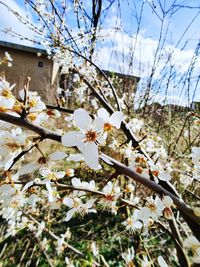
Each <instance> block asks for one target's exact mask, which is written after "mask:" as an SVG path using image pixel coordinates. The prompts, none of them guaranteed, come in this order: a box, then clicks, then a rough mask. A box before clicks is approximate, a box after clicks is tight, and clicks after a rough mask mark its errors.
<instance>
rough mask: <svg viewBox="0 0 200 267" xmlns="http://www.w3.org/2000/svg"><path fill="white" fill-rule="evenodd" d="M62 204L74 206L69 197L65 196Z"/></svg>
mask: <svg viewBox="0 0 200 267" xmlns="http://www.w3.org/2000/svg"><path fill="white" fill-rule="evenodd" d="M63 204H65V205H66V206H68V207H69V208H72V207H73V206H74V201H73V200H72V199H71V198H70V197H65V198H64V199H63Z"/></svg>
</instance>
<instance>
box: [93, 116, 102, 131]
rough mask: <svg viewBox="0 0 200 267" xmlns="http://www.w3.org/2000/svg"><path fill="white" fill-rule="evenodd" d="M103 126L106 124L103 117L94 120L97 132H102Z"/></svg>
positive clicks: (94, 127)
mask: <svg viewBox="0 0 200 267" xmlns="http://www.w3.org/2000/svg"><path fill="white" fill-rule="evenodd" d="M103 126H104V120H103V119H102V118H96V119H95V120H94V122H93V129H94V130H95V131H96V132H98V133H99V132H101V131H103Z"/></svg>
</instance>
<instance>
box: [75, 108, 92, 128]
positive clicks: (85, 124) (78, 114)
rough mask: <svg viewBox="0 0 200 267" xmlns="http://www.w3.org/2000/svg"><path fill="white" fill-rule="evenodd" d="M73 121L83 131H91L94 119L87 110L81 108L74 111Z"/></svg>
mask: <svg viewBox="0 0 200 267" xmlns="http://www.w3.org/2000/svg"><path fill="white" fill-rule="evenodd" d="M73 119H74V122H75V125H76V126H77V127H78V128H80V129H81V130H84V131H88V130H90V127H91V123H92V118H91V117H90V116H89V114H88V113H87V111H86V110H84V109H82V108H79V109H76V110H75V111H74V115H73Z"/></svg>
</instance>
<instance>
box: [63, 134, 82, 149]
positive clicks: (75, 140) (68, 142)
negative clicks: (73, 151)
mask: <svg viewBox="0 0 200 267" xmlns="http://www.w3.org/2000/svg"><path fill="white" fill-rule="evenodd" d="M84 139H85V135H84V134H83V133H81V132H77V131H71V132H68V133H65V134H64V135H63V136H62V139H61V141H62V144H63V145H64V146H67V147H72V146H80V145H81V144H82V143H83V140H84Z"/></svg>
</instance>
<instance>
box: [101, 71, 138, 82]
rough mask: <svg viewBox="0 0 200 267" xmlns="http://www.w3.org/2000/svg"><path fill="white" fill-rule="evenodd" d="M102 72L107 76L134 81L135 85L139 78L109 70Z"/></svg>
mask: <svg viewBox="0 0 200 267" xmlns="http://www.w3.org/2000/svg"><path fill="white" fill-rule="evenodd" d="M102 71H103V72H104V73H105V74H106V75H108V76H117V77H119V78H123V79H124V78H126V79H128V80H136V82H137V83H138V82H139V81H140V77H137V76H134V75H130V74H124V73H119V72H115V71H110V70H102Z"/></svg>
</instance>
